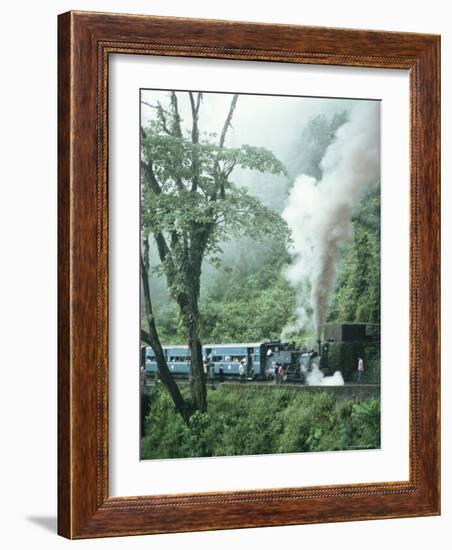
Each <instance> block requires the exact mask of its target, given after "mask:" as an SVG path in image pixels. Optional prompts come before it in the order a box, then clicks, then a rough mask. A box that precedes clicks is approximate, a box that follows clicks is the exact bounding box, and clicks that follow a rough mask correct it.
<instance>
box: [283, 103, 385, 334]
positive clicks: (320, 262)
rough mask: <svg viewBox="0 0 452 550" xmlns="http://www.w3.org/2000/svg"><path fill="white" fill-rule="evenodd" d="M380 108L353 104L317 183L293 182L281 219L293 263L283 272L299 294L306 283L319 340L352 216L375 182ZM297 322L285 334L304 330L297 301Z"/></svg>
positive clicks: (302, 311)
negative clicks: (289, 238) (289, 234)
mask: <svg viewBox="0 0 452 550" xmlns="http://www.w3.org/2000/svg"><path fill="white" fill-rule="evenodd" d="M379 113H380V111H379V103H378V102H362V103H358V104H356V107H354V108H353V109H352V110H351V111H350V113H349V117H348V121H347V122H346V123H345V124H343V125H342V126H341V127H340V128H339V129H338V130H337V132H336V136H335V138H334V140H333V142H332V143H331V145H330V146H329V147H328V148H327V150H326V152H325V155H324V157H323V159H322V161H321V168H322V173H323V176H322V179H321V180H320V181H316V180H315V179H314V178H312V177H310V176H307V175H305V174H303V175H300V176H299V177H297V178H296V180H295V182H294V185H293V188H292V189H291V191H290V194H289V198H288V203H287V206H286V208H285V210H284V212H283V214H282V215H283V218H284V219H285V220H286V222H287V223H288V225H289V228H290V229H291V231H292V237H293V243H292V246H291V250H290V253H291V255H292V260H293V261H292V264H291V265H290V267H289V268H288V270H287V272H286V276H287V279H288V281H289V282H290V284H291V285H293V286H294V287H295V288H296V289H298V290H299V291H300V290H301V288H302V287H303V286H304V285H306V283H309V287H310V306H311V308H312V311H313V319H312V322H313V324H314V328H315V331H316V334H317V336H318V338H320V333H321V327H322V326H323V324H324V323H325V320H326V315H327V309H328V305H329V299H330V295H331V291H332V289H333V287H334V284H335V280H336V270H337V265H338V261H339V256H340V250H341V246H342V245H343V244H344V243H346V242H347V241H349V240H350V239H351V238H352V236H353V225H352V214H353V211H354V210H355V209H356V208H357V206H358V205H359V203H360V202H361V200H362V198H363V197H364V195H365V194H366V193H367V192H368V191H369V190H370V189H371V188H372V187H373V186H374V185H376V184H378V182H379V166H380V132H379ZM296 314H297V320H296V322H295V324H294V325H292V326H291V327H286V329H285V332H286V333H287V332H289V331H294V330H299V329H301V328H304V327H306V326H307V324H308V322H309V321H310V317H311V316H310V315H308V314H307V311H306V305H305V304H303V303H301V300H300V301H299V303H298V305H297V311H296Z"/></svg>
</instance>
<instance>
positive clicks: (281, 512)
mask: <svg viewBox="0 0 452 550" xmlns="http://www.w3.org/2000/svg"><path fill="white" fill-rule="evenodd" d="M58 47H59V65H58V69H59V79H58V82H59V94H58V97H59V106H58V114H59V132H58V152H59V160H58V193H59V202H58V204H59V222H58V223H59V248H58V254H59V257H58V264H59V277H58V287H59V289H58V292H59V317H58V338H59V344H58V346H59V347H58V360H59V369H58V376H59V380H58V397H59V413H58V414H59V416H58V419H59V431H58V452H59V470H58V491H59V505H58V530H59V533H60V534H61V535H63V536H65V537H68V538H85V537H100V536H112V535H127V534H144V533H160V532H177V531H193V530H208V529H230V528H240V527H258V526H265V525H281V524H284V525H289V524H300V523H315V522H326V521H329V522H330V521H349V520H362V519H371V518H375V519H377V518H388V517H409V516H418V515H434V514H438V513H439V509H440V494H439V493H440V482H439V478H440V461H439V454H440V447H439V446H440V440H439V384H440V379H439V377H440V371H439V349H440V341H439V323H440V319H439V315H440V305H439V298H440V294H439V292H440V289H439V283H440V280H439V277H440V275H439V268H440V262H439V250H440V249H439V246H440V237H439V215H440V214H439V210H440V195H439V179H440V173H439V170H440V162H439V151H440V147H439V57H440V53H439V48H440V39H439V37H438V36H431V35H422V34H411V33H389V32H381V31H378V32H377V31H361V30H344V29H330V28H314V27H299V26H292V25H264V24H256V23H235V22H225V21H207V20H193V19H179V18H162V17H149V16H135V15H118V14H97V13H84V12H69V13H66V14H63V15H61V16H60V17H59V42H58ZM111 53H132V54H146V55H172V56H174V55H176V56H191V57H210V58H218V59H220V58H223V59H243V60H259V61H262V60H267V61H274V62H282V61H283V62H290V63H315V64H327V65H346V66H363V67H381V68H401V69H407V70H409V71H410V102H411V184H410V190H411V191H410V193H411V222H410V480H409V481H408V482H392V483H379V484H361V485H348V486H338V485H335V486H331V487H311V488H310V487H298V488H292V489H274V490H256V491H235V492H229V493H209V494H194V495H163V496H152V495H151V496H148V497H127V496H124V497H115V498H112V497H109V495H108V165H107V161H108V125H107V121H108V103H107V91H108V56H109V55H110V54H111Z"/></svg>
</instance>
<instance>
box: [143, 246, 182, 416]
mask: <svg viewBox="0 0 452 550" xmlns="http://www.w3.org/2000/svg"><path fill="white" fill-rule="evenodd" d="M140 263H141V279H142V282H143V295H144V304H145V309H146V317H147V321H148V326H149V334H148V335H147V336H148V337H149V340H148V341H146V340H145V341H146V343H147V344H150V345H151V347H152V349H153V350H154V353H155V359H156V362H157V368H158V370H159V375H160V379H161V381H162V383H163V385H164V386H165V387H166V389H167V390H168V392H169V394H170V396H171V398H172V400H173V402H174V406H175V407H176V410H177V412H178V413H179V414H180V415H181V416H182V418H183V419H184V422H185V423H187V422H188V419H189V418H190V412H191V411H190V407H189V406H188V404H187V403H186V401H185V399H184V398H183V396H182V394H181V393H180V390H179V387H178V385H177V384H176V382H175V380H174V378H173V375H172V374H171V371H170V370H169V368H168V365H167V363H166V358H165V354H164V353H163V348H162V345H161V343H160V339H159V337H158V333H157V328H156V326H155V320H154V313H153V311H152V302H151V293H150V291H149V281H148V274H147V271H146V268H145V265H144V261H143V257H142V256H141V257H140Z"/></svg>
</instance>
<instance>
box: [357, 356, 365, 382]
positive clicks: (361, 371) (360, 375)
mask: <svg viewBox="0 0 452 550" xmlns="http://www.w3.org/2000/svg"><path fill="white" fill-rule="evenodd" d="M363 375H364V361H363V359H362V357H358V376H357V377H356V379H357V382H358V384H360V383H361V381H362V379H363Z"/></svg>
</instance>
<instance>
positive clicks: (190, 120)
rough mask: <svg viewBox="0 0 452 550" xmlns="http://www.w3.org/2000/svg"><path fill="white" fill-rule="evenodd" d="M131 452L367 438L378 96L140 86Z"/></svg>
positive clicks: (232, 451)
mask: <svg viewBox="0 0 452 550" xmlns="http://www.w3.org/2000/svg"><path fill="white" fill-rule="evenodd" d="M140 112H141V128H140V157H141V159H140V162H141V169H140V174H141V235H140V240H141V257H140V266H141V267H140V269H141V313H140V315H141V319H140V334H141V353H140V357H141V360H140V365H139V368H140V391H141V418H140V422H141V444H140V456H141V459H163V458H185V457H209V456H232V455H257V454H269V453H293V452H309V451H339V450H340V451H346V450H347V451H356V450H361V449H376V448H379V447H380V436H381V434H380V102H379V101H374V100H372V101H371V100H369V101H367V100H353V99H330V98H312V97H289V96H269V95H254V94H232V93H212V92H205V93H203V92H200V91H175V90H145V89H143V90H141V95H140Z"/></svg>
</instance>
